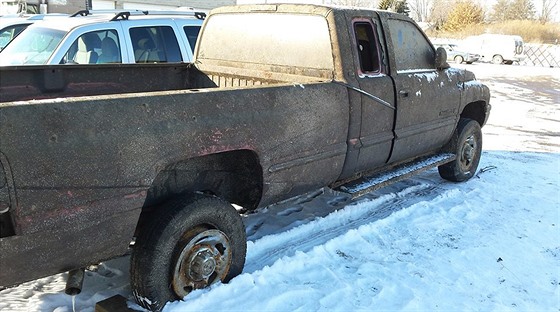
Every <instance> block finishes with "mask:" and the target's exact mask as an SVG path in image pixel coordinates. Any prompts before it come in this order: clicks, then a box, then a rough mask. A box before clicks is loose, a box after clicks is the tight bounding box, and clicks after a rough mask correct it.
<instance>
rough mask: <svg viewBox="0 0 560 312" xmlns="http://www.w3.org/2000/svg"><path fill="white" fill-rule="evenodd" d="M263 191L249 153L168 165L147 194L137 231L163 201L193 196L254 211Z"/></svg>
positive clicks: (259, 170) (257, 165)
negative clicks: (208, 196)
mask: <svg viewBox="0 0 560 312" xmlns="http://www.w3.org/2000/svg"><path fill="white" fill-rule="evenodd" d="M262 190H263V174H262V167H261V165H260V163H259V159H258V156H257V155H256V154H255V153H254V152H253V151H250V150H237V151H230V152H223V153H217V154H211V155H205V156H201V157H196V158H190V159H186V160H183V161H179V162H177V163H174V164H170V165H168V166H167V167H165V168H164V169H163V170H161V171H160V172H159V173H158V175H157V176H156V178H155V179H154V181H153V183H152V185H151V186H150V188H149V190H148V194H147V197H146V201H145V202H144V206H143V208H142V213H141V215H140V221H139V223H138V227H137V231H138V228H139V227H141V225H142V224H143V221H145V220H146V219H147V218H150V215H151V214H152V213H153V212H155V211H156V210H157V208H158V207H160V206H161V204H162V203H163V202H165V201H168V200H170V199H173V198H176V197H177V196H184V195H185V194H189V193H190V194H192V193H195V192H199V193H205V194H210V195H215V196H217V197H220V198H222V199H224V200H226V201H228V202H230V203H232V204H237V205H239V206H242V207H243V208H245V209H247V210H252V209H255V208H256V207H257V205H258V204H259V202H260V199H261V195H262Z"/></svg>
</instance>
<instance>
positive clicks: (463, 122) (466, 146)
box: [438, 118, 482, 182]
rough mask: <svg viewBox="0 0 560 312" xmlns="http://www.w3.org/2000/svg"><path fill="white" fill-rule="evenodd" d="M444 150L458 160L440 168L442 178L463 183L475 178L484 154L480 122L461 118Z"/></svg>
mask: <svg viewBox="0 0 560 312" xmlns="http://www.w3.org/2000/svg"><path fill="white" fill-rule="evenodd" d="M444 150H445V151H448V152H452V153H455V154H456V155H457V158H456V159H455V160H454V161H452V162H450V163H447V164H444V165H441V166H439V167H438V171H439V175H440V176H441V177H442V178H444V179H446V180H449V181H453V182H462V181H466V180H468V179H470V178H471V177H472V176H474V174H475V173H476V169H477V168H478V163H479V162H480V156H481V153H482V131H481V129H480V125H479V124H478V122H476V121H474V120H472V119H468V118H461V119H460V120H459V124H458V125H457V129H455V133H454V134H453V137H452V138H451V141H450V142H449V143H448V145H447V146H446V147H445V148H444Z"/></svg>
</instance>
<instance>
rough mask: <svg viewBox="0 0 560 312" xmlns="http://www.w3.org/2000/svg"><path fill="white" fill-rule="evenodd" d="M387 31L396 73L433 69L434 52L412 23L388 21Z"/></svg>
mask: <svg viewBox="0 0 560 312" xmlns="http://www.w3.org/2000/svg"><path fill="white" fill-rule="evenodd" d="M389 29H390V32H391V41H392V43H393V50H394V53H395V61H396V65H397V72H398V71H409V70H422V69H435V51H434V50H433V48H432V46H431V45H430V43H429V41H428V40H427V39H426V37H425V36H424V35H423V34H422V32H421V31H420V30H419V29H418V28H417V27H416V26H415V25H414V24H413V23H411V22H409V21H403V20H396V19H390V20H389Z"/></svg>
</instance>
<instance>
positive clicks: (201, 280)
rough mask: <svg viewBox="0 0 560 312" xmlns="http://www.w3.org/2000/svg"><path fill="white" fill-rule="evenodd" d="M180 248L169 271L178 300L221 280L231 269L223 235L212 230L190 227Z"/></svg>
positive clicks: (226, 239) (228, 244) (228, 247)
mask: <svg viewBox="0 0 560 312" xmlns="http://www.w3.org/2000/svg"><path fill="white" fill-rule="evenodd" d="M181 242H182V244H183V245H184V247H183V248H182V250H181V253H180V254H179V256H178V257H177V260H176V262H175V268H174V270H173V282H172V286H173V290H174V291H175V293H176V294H177V296H179V297H180V298H183V297H184V296H186V295H187V294H188V293H190V292H191V291H193V290H195V289H201V288H205V287H207V286H209V285H211V284H213V283H215V282H217V281H221V280H224V279H225V277H226V275H227V273H228V272H229V268H230V266H231V261H232V257H231V252H230V243H229V240H228V238H227V236H226V235H225V234H224V233H223V232H221V231H219V230H215V229H206V228H204V227H198V228H194V229H192V230H191V231H188V232H186V233H185V234H184V235H183V239H182V240H181Z"/></svg>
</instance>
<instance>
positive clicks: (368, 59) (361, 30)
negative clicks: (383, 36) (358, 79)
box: [354, 21, 381, 75]
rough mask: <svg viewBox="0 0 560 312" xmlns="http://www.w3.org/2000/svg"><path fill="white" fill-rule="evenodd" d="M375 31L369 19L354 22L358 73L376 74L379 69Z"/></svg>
mask: <svg viewBox="0 0 560 312" xmlns="http://www.w3.org/2000/svg"><path fill="white" fill-rule="evenodd" d="M375 33H376V31H375V30H374V26H373V24H372V23H370V22H369V21H356V22H354V40H355V44H356V47H357V51H358V60H359V63H360V68H359V72H360V74H366V75H367V74H378V73H379V72H380V71H381V67H380V57H379V45H378V44H377V38H376V37H375Z"/></svg>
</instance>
